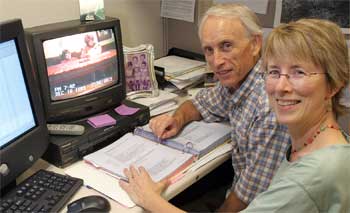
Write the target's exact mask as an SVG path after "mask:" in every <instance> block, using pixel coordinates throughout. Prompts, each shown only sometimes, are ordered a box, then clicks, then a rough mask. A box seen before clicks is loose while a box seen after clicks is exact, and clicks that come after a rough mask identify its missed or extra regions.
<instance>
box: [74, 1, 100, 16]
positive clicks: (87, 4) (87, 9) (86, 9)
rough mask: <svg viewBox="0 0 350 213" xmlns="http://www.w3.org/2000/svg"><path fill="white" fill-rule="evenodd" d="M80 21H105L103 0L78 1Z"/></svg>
mask: <svg viewBox="0 0 350 213" xmlns="http://www.w3.org/2000/svg"><path fill="white" fill-rule="evenodd" d="M79 5H80V21H94V20H104V19H105V9H104V2H103V0H79Z"/></svg>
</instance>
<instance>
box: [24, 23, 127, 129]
mask: <svg viewBox="0 0 350 213" xmlns="http://www.w3.org/2000/svg"><path fill="white" fill-rule="evenodd" d="M25 31H26V34H27V39H28V43H29V49H30V54H31V57H32V60H33V63H34V66H35V70H36V71H37V73H38V77H39V81H40V86H41V92H42V98H43V101H44V108H45V112H46V118H47V121H48V122H49V123H54V122H67V121H68V122H69V121H74V120H79V119H82V118H84V117H86V116H88V115H92V114H94V113H99V112H102V111H105V110H108V109H111V108H112V107H115V106H117V105H119V104H121V101H122V100H123V99H125V95H126V91H125V80H124V78H125V77H124V56H123V45H122V38H121V30H120V23H119V20H118V19H116V18H106V19H105V20H100V21H92V22H80V20H73V21H66V22H60V23H54V24H49V25H43V26H38V27H33V28H29V29H26V30H25Z"/></svg>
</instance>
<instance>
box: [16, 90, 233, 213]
mask: <svg viewBox="0 0 350 213" xmlns="http://www.w3.org/2000/svg"><path fill="white" fill-rule="evenodd" d="M196 92H197V90H196ZM193 96H194V94H192V93H189V94H187V95H185V96H179V97H177V98H176V100H177V101H178V103H179V104H181V103H183V102H184V101H185V100H188V99H190V98H192V97H193ZM229 158H231V153H230V152H229V153H226V154H223V155H220V156H219V157H216V158H214V159H213V160H211V161H210V162H209V163H206V164H205V165H203V166H201V167H199V168H198V169H197V170H195V171H191V172H186V173H185V174H184V176H183V177H181V178H180V179H179V180H178V181H176V182H175V183H173V184H171V185H170V186H169V187H168V188H167V189H166V190H165V191H164V192H163V197H164V198H165V199H167V200H170V199H172V198H173V197H175V196H176V195H177V194H179V193H181V192H182V191H184V190H185V189H186V188H188V187H189V186H191V185H192V184H193V183H195V182H197V181H198V180H200V179H201V178H203V177H204V176H205V175H207V174H208V173H209V172H211V171H212V170H214V169H215V168H217V167H218V166H220V165H221V164H222V163H224V162H225V161H226V160H228V159H229ZM76 163H78V162H76ZM194 164H198V161H197V162H194ZM39 169H45V170H49V171H53V172H56V173H60V174H65V168H58V167H56V166H54V165H52V164H50V163H48V162H47V161H45V160H43V159H39V160H38V161H37V162H36V163H35V164H34V165H33V166H32V167H31V168H30V169H28V170H27V171H26V172H24V173H23V174H22V175H21V176H20V177H19V178H17V182H21V181H23V180H24V179H25V178H27V177H29V176H30V175H32V174H34V173H35V172H36V171H38V170H39ZM101 181H102V182H103V180H101ZM88 195H102V194H101V193H100V192H98V191H96V190H94V189H91V188H88V187H86V186H82V187H81V188H80V189H79V190H78V192H77V193H76V194H75V195H74V196H73V197H72V198H71V199H70V200H69V201H68V203H70V202H72V201H74V200H77V199H79V198H81V197H85V196H88ZM102 196H104V195H102ZM105 197H106V196H105ZM106 198H107V199H108V200H109V202H110V204H111V212H130V213H133V212H143V209H142V208H140V207H138V206H136V207H133V208H126V207H123V206H122V205H120V204H119V203H118V202H116V201H114V200H112V199H110V198H108V197H106ZM61 212H67V207H64V208H63V209H62V210H61Z"/></svg>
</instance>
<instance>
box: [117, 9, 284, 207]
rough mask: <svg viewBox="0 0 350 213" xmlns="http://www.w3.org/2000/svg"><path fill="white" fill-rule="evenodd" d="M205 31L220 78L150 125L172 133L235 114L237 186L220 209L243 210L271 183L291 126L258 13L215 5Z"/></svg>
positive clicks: (207, 53) (159, 131)
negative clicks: (268, 63) (283, 122)
mask: <svg viewBox="0 0 350 213" xmlns="http://www.w3.org/2000/svg"><path fill="white" fill-rule="evenodd" d="M199 37H200V41H201V46H202V49H203V52H204V54H205V58H206V61H207V63H208V66H209V68H210V69H211V70H212V71H213V72H214V74H215V76H216V77H217V78H218V80H219V82H220V83H219V84H218V85H217V86H215V87H214V88H209V89H204V90H201V91H200V92H199V93H198V95H197V96H196V97H195V98H194V100H191V101H186V102H184V103H183V104H182V105H181V106H180V107H179V109H178V110H177V111H176V112H175V113H174V114H173V115H172V116H171V115H162V116H159V117H156V118H154V119H152V120H151V121H150V127H151V129H152V130H153V132H154V133H155V134H156V135H157V136H158V137H160V138H169V137H172V136H174V135H176V134H177V133H178V132H179V131H180V130H181V129H182V128H183V127H184V126H185V125H186V124H187V123H189V122H191V121H195V120H201V119H204V120H205V121H207V122H217V121H223V120H229V122H230V125H231V127H232V134H231V138H232V146H233V151H232V166H233V169H234V173H235V174H234V179H233V183H232V188H231V192H230V194H229V195H228V196H227V198H226V200H225V201H224V203H223V205H222V206H221V207H220V208H219V211H223V212H237V211H240V210H242V209H244V208H246V206H247V205H248V204H249V203H250V202H251V201H252V200H253V199H254V198H255V196H256V195H257V194H258V193H260V192H262V191H264V190H265V189H267V187H268V186H269V184H270V181H271V179H272V177H273V175H274V172H275V170H276V169H277V168H278V166H279V164H280V162H281V160H282V158H283V156H284V153H285V152H286V149H287V147H288V144H289V138H288V135H287V133H286V128H285V127H284V126H280V125H278V124H277V123H276V119H275V116H274V114H273V113H272V112H271V110H270V108H269V105H268V99H267V96H266V94H265V91H264V81H263V79H262V76H261V72H262V70H261V67H260V60H259V59H260V51H261V47H262V33H261V29H260V26H259V23H258V19H257V17H256V15H255V14H254V13H253V12H252V11H251V10H249V9H248V8H247V7H246V6H243V5H238V4H219V5H216V6H213V7H212V8H210V9H209V10H208V11H207V12H206V14H205V16H204V17H203V19H202V22H201V24H200V27H199ZM140 171H142V172H140ZM139 172H140V173H139V174H138V172H136V174H135V169H132V170H130V171H129V170H126V174H127V175H129V177H131V174H132V173H134V174H133V176H136V177H135V178H142V177H141V176H143V170H139ZM137 175H140V177H138V176H137ZM131 178H134V177H131ZM121 185H122V187H123V188H124V189H125V190H126V191H127V192H128V193H129V194H130V196H131V197H132V198H133V199H134V200H136V202H137V203H138V204H139V205H142V206H144V207H145V208H146V209H149V210H151V211H153V210H160V207H161V206H160V204H159V205H157V204H156V203H152V204H151V205H150V202H148V201H145V202H142V201H140V199H139V198H140V197H138V196H137V195H140V192H137V193H136V192H135V189H133V188H131V187H132V186H131V184H130V185H128V184H121ZM157 187H159V186H157ZM144 188H150V187H144ZM133 190H134V191H133ZM142 190H146V189H142ZM157 190H159V188H158V189H157ZM148 195H149V194H148ZM148 197H151V196H148ZM144 199H145V198H143V199H142V200H144ZM155 200H157V199H155ZM158 207H159V208H158ZM162 210H165V209H162Z"/></svg>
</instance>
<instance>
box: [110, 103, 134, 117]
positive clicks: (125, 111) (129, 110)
mask: <svg viewBox="0 0 350 213" xmlns="http://www.w3.org/2000/svg"><path fill="white" fill-rule="evenodd" d="M114 111H115V112H116V113H118V114H119V115H133V114H135V113H136V112H137V111H139V108H134V107H129V106H126V105H125V104H122V105H120V106H118V107H117V108H115V109H114Z"/></svg>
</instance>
